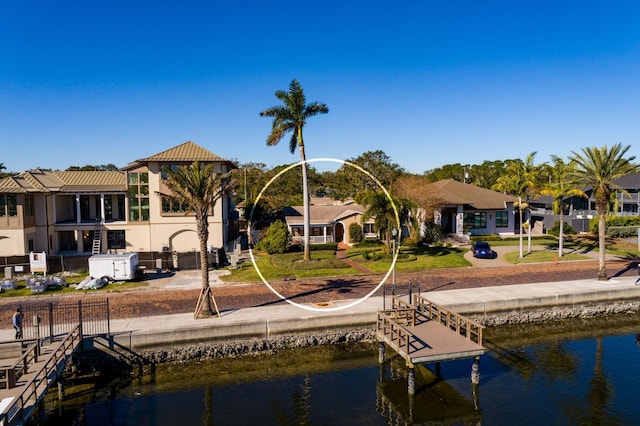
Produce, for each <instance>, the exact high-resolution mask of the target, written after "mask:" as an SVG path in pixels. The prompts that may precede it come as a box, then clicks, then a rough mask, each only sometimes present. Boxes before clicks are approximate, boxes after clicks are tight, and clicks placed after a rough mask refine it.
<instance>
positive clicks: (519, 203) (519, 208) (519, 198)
mask: <svg viewBox="0 0 640 426" xmlns="http://www.w3.org/2000/svg"><path fill="white" fill-rule="evenodd" d="M518 212H519V214H520V258H523V257H524V255H523V254H522V197H518Z"/></svg>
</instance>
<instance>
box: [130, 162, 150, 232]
mask: <svg viewBox="0 0 640 426" xmlns="http://www.w3.org/2000/svg"><path fill="white" fill-rule="evenodd" d="M129 220H131V221H134V222H142V221H147V220H149V173H143V172H141V173H137V172H131V173H129Z"/></svg>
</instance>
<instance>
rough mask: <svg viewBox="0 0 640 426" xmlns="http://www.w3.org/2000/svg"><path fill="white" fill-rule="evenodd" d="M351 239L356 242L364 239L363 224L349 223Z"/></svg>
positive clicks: (353, 242)
mask: <svg viewBox="0 0 640 426" xmlns="http://www.w3.org/2000/svg"><path fill="white" fill-rule="evenodd" d="M349 241H350V242H351V243H352V244H356V243H359V242H361V241H362V226H360V224H358V223H352V224H351V225H349Z"/></svg>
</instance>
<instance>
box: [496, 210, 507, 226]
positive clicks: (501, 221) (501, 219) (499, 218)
mask: <svg viewBox="0 0 640 426" xmlns="http://www.w3.org/2000/svg"><path fill="white" fill-rule="evenodd" d="M508 226H509V212H504V211H503V212H496V228H506V227H508Z"/></svg>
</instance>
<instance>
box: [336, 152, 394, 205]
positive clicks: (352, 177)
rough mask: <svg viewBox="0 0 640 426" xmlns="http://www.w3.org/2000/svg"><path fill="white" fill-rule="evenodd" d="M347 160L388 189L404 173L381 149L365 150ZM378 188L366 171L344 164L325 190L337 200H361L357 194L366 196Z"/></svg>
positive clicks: (378, 189)
mask: <svg viewBox="0 0 640 426" xmlns="http://www.w3.org/2000/svg"><path fill="white" fill-rule="evenodd" d="M348 161H349V162H350V163H353V164H355V165H357V166H358V167H361V168H362V169H363V170H366V171H367V172H368V173H369V174H371V175H372V176H374V177H375V178H376V179H378V181H379V182H380V184H381V185H382V186H383V187H385V188H386V189H389V187H390V186H391V184H392V183H393V182H394V181H395V180H396V179H397V178H398V177H399V176H401V175H402V174H404V173H405V171H404V169H403V168H402V167H401V166H400V165H398V164H396V163H393V162H392V161H391V158H390V157H389V156H388V155H387V154H385V153H384V152H383V151H381V150H377V151H367V152H365V153H364V154H362V155H360V156H358V157H356V158H352V159H349V160H348ZM380 190H381V188H380V186H379V185H378V184H377V183H376V182H375V181H374V180H373V179H371V177H370V176H368V175H367V174H366V173H363V172H362V171H360V170H358V169H357V168H354V167H352V166H351V165H348V164H344V165H342V166H341V167H340V168H339V169H338V170H337V171H336V172H335V173H334V175H333V180H332V181H331V184H330V186H329V189H328V190H327V192H328V194H329V196H330V197H332V198H335V199H338V200H345V199H348V198H353V199H355V200H357V201H358V202H361V201H362V200H360V199H359V194H360V195H364V196H366V195H367V194H368V193H369V192H377V191H380Z"/></svg>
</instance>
